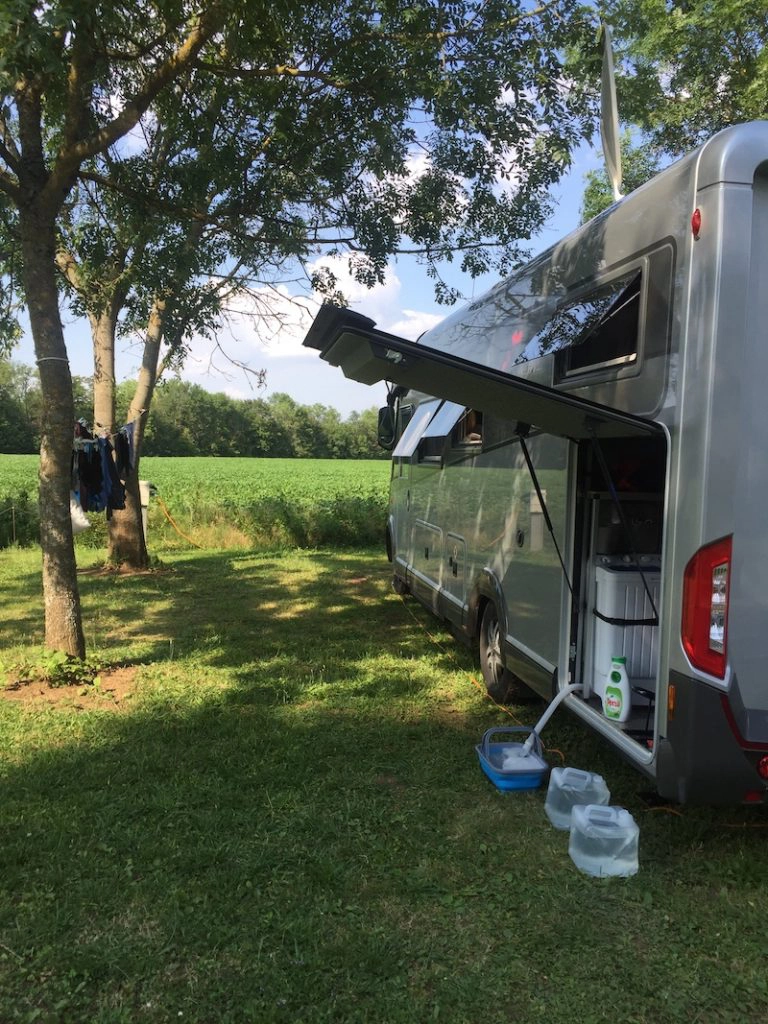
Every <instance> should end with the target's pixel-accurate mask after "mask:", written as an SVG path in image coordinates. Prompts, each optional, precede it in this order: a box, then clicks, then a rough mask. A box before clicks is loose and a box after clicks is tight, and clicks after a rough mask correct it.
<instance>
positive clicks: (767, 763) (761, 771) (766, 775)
mask: <svg viewBox="0 0 768 1024" xmlns="http://www.w3.org/2000/svg"><path fill="white" fill-rule="evenodd" d="M757 774H758V775H759V776H760V778H761V779H768V754H766V755H765V756H764V757H761V758H760V760H759V761H758V762H757Z"/></svg>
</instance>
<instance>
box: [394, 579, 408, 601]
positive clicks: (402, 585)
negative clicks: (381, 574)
mask: <svg viewBox="0 0 768 1024" xmlns="http://www.w3.org/2000/svg"><path fill="white" fill-rule="evenodd" d="M392 589H393V590H394V592H395V593H396V594H399V595H400V596H401V597H402V596H403V595H404V594H407V593H408V584H407V583H406V582H405V580H404V579H402V578H401V577H400V576H393V577H392Z"/></svg>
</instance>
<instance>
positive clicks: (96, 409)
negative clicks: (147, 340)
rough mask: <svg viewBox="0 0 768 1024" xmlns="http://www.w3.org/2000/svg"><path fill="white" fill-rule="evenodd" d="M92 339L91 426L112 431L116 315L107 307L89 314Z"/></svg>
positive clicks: (113, 419)
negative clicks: (99, 311)
mask: <svg viewBox="0 0 768 1024" xmlns="http://www.w3.org/2000/svg"><path fill="white" fill-rule="evenodd" d="M89 319H90V321H91V338H92V340H93V425H94V427H95V429H96V431H99V430H106V431H107V433H109V434H113V433H114V432H115V317H114V316H113V315H112V311H111V310H109V311H107V312H104V313H100V314H99V315H98V316H94V315H91V316H90V317H89Z"/></svg>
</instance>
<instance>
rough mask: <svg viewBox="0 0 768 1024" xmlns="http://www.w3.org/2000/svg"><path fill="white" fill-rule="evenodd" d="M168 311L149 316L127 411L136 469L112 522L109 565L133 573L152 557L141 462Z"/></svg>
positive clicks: (158, 309)
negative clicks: (141, 488) (143, 509)
mask: <svg viewBox="0 0 768 1024" xmlns="http://www.w3.org/2000/svg"><path fill="white" fill-rule="evenodd" d="M165 309H166V304H165V302H164V301H163V300H160V299H158V300H156V301H155V304H154V306H153V308H152V312H151V314H150V318H149V324H148V326H147V335H146V338H145V340H144V354H143V356H142V361H141V370H140V371H139V378H138V381H137V385H136V393H135V394H134V396H133V401H132V402H131V407H130V409H129V410H128V422H129V423H131V422H132V423H133V424H134V433H133V444H134V466H133V471H132V472H131V473H130V475H129V477H128V479H127V480H126V481H125V492H126V493H125V509H124V510H123V511H121V512H115V513H113V515H112V518H111V519H110V522H109V551H108V558H109V561H110V562H113V563H115V564H117V565H126V566H129V567H130V568H132V569H145V568H147V567H148V566H149V554H148V552H147V543H146V537H145V536H144V528H143V524H142V519H141V500H140V496H139V462H140V459H141V449H142V445H143V442H144V429H145V425H146V422H147V413H148V411H149V406H150V404H151V402H152V395H153V393H154V390H155V384H156V383H157V376H158V366H159V363H160V344H161V342H162V338H163V322H164V318H165Z"/></svg>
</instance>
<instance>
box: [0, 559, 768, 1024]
mask: <svg viewBox="0 0 768 1024" xmlns="http://www.w3.org/2000/svg"><path fill="white" fill-rule="evenodd" d="M165 561H166V563H167V566H166V568H167V571H166V572H164V573H157V574H154V575H148V576H136V577H121V576H88V575H83V576H82V577H81V587H82V596H83V605H84V618H85V624H86V633H87V636H88V641H89V644H90V646H91V649H92V650H93V651H96V652H97V653H98V654H99V655H100V657H101V658H102V659H103V660H104V661H106V662H107V663H113V664H117V663H120V664H127V663H131V664H133V665H135V666H137V684H136V689H135V692H134V694H133V696H132V697H131V698H130V699H127V700H125V701H123V702H122V703H121V704H120V705H119V706H118V707H117V708H116V707H115V706H114V702H113V701H111V700H110V699H109V693H108V692H105V691H104V690H102V692H101V693H98V692H93V691H88V692H86V693H85V694H80V695H78V694H75V695H74V696H72V697H71V698H70V700H69V701H68V702H67V701H65V702H64V703H61V704H58V705H57V706H55V707H45V706H37V705H30V706H25V707H23V706H20V705H18V704H15V703H11V702H8V701H6V700H0V753H2V759H1V760H0V829H1V832H0V834H2V872H1V875H0V878H1V879H2V880H1V882H0V1020H2V1021H3V1022H6V1021H8V1022H11V1021H30V1022H31V1021H55V1022H78V1024H79V1022H89V1024H91V1022H94V1024H97V1022H98V1024H105V1022H110V1024H111V1022H136V1021H146V1022H151V1024H154V1022H158V1024H159V1022H170V1021H178V1020H180V1021H186V1022H200V1024H208V1022H216V1024H219V1022H221V1024H229V1022H232V1024H235V1022H238V1024H239V1022H247V1021H253V1022H258V1024H262V1022H267V1024H268V1022H276V1024H277V1022H285V1024H295V1022H302V1024H320V1022H334V1024H352V1022H354V1024H358V1022H360V1024H362V1022H376V1024H379V1022H387V1024H389V1022H392V1024H399V1022H403V1024H406V1022H407V1024H412V1022H422V1021H432V1020H436V1021H445V1022H449V1024H463V1022H466V1024H510V1022H512V1021H519V1022H526V1024H527V1022H542V1024H561V1022H562V1024H574V1022H578V1024H591V1022H611V1024H615V1022H632V1024H659V1022H676V1021H682V1020H685V1021H690V1022H694V1021H701V1022H707V1024H711V1022H734V1024H736V1022H739V1024H742V1022H755V1024H757V1022H762V1021H764V1020H765V1019H766V1016H767V1015H768V973H767V972H766V969H765V968H766V953H767V952H768V949H767V948H766V938H765V921H766V916H767V914H768V892H767V890H766V886H765V882H764V875H765V839H766V832H765V831H764V830H763V826H764V825H765V823H766V822H765V818H764V816H763V815H762V814H761V813H759V812H754V811H753V812H747V811H744V810H708V809H687V808H686V809H683V810H682V813H681V814H680V815H675V814H670V813H668V812H664V811H659V810H655V811H653V810H649V809H648V807H647V805H646V803H645V802H644V801H643V799H642V798H641V794H642V792H643V790H644V789H645V788H646V784H645V783H644V781H643V780H642V778H641V777H640V776H638V775H636V774H635V773H633V772H631V771H630V770H629V769H628V768H626V767H625V766H623V765H622V764H621V763H620V762H619V761H618V760H617V759H616V758H615V757H614V755H613V754H612V753H611V751H610V750H608V748H607V747H605V746H604V745H603V744H601V743H600V742H599V740H598V739H597V738H596V737H594V736H593V735H591V734H589V733H587V732H586V731H585V730H584V729H583V728H582V727H581V726H580V725H579V724H578V723H577V722H576V721H575V720H573V719H572V718H570V717H569V716H568V715H567V713H565V712H562V713H558V714H557V715H556V716H555V718H554V719H553V721H552V723H551V724H550V726H548V727H547V731H546V733H545V738H546V740H547V742H548V743H549V744H551V745H552V746H554V747H557V748H559V749H560V750H562V751H563V753H564V755H565V756H566V758H567V763H569V764H572V765H576V766H578V767H582V768H590V769H594V770H597V771H601V772H602V773H603V774H604V775H605V777H606V779H607V781H608V783H609V785H610V787H611V790H612V793H613V795H614V798H615V800H616V801H617V802H619V803H622V804H623V805H624V806H626V807H628V808H629V809H630V810H631V811H632V813H633V814H634V815H635V816H636V818H637V820H638V821H639V823H640V828H641V852H640V862H641V867H640V873H639V874H638V875H637V876H636V877H635V878H632V879H627V880H620V879H609V880H603V881H599V880H594V879H589V878H587V877H585V876H583V875H581V874H580V873H579V872H578V871H577V870H576V869H575V867H574V866H573V865H572V863H571V861H570V860H569V858H568V855H567V836H566V835H565V834H564V833H560V832H556V831H554V830H553V829H552V828H551V827H550V826H549V824H548V822H547V820H546V818H545V816H544V813H543V801H544V792H543V791H536V792H533V793H527V794H500V793H498V792H497V791H496V790H495V789H494V787H493V786H492V785H491V784H490V783H489V782H488V781H487V780H486V779H485V777H484V776H483V775H482V773H481V772H480V770H479V768H478V766H477V762H476V758H475V754H474V749H473V748H474V744H475V743H476V742H477V741H478V739H479V738H480V736H481V735H482V733H483V731H484V730H485V729H486V728H488V727H489V726H491V725H495V724H503V723H504V722H506V721H507V719H506V718H505V716H504V715H503V714H502V713H501V712H499V711H498V710H497V709H495V708H494V707H493V706H492V705H491V704H489V703H488V702H487V701H486V700H484V699H483V697H482V695H481V694H480V693H479V692H478V690H477V689H476V688H475V687H474V686H473V685H472V683H471V677H472V676H473V675H474V674H475V673H476V669H475V667H474V663H473V660H472V658H471V656H470V654H469V653H468V652H466V651H465V650H463V649H461V648H457V647H455V646H454V644H453V643H452V642H451V641H450V639H449V638H448V637H447V636H446V635H445V634H444V633H443V632H442V631H441V630H440V628H439V627H437V626H435V624H434V622H433V620H432V619H431V618H430V617H429V616H427V615H426V613H424V612H423V611H422V610H421V609H419V608H418V607H417V606H415V605H414V603H413V602H411V601H408V602H406V603H404V602H402V601H401V600H400V599H399V598H397V597H396V596H395V595H394V594H392V593H391V592H390V590H389V587H388V568H387V566H386V563H384V562H383V559H382V557H381V555H380V553H379V552H378V551H377V552H371V553H366V552H346V553H339V552H334V553H330V552H314V553H309V552H304V553H298V552H296V553H290V554H278V553H259V554H254V553H251V552H229V553H219V552H212V551H203V552H194V553H191V554H190V553H184V554H175V555H174V554H172V555H170V556H167V557H166V559H165ZM0 587H1V588H2V593H3V595H4V610H5V614H4V616H3V617H2V621H0V650H3V651H4V658H5V660H6V661H7V662H10V661H13V660H15V659H18V658H20V657H22V656H23V655H25V654H27V655H29V654H32V653H34V651H35V650H36V649H37V647H38V645H39V644H40V642H41V636H42V622H41V609H40V600H39V587H40V582H39V553H38V552H34V551H21V552H19V551H15V552H11V553H9V552H5V553H3V554H2V555H0ZM513 710H514V711H515V713H516V714H517V715H519V716H520V717H521V719H522V720H523V721H531V720H532V718H535V717H536V716H537V715H538V713H539V710H540V709H539V708H538V707H536V706H534V707H533V708H528V709H525V710H523V709H513ZM550 756H551V758H552V761H553V763H557V760H558V759H557V756H556V755H555V754H554V753H552V754H551V755H550Z"/></svg>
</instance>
